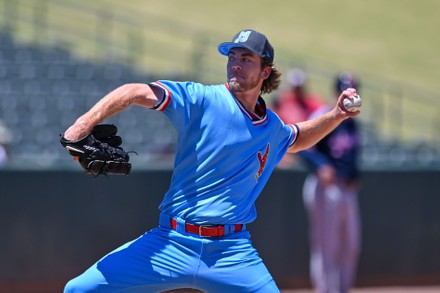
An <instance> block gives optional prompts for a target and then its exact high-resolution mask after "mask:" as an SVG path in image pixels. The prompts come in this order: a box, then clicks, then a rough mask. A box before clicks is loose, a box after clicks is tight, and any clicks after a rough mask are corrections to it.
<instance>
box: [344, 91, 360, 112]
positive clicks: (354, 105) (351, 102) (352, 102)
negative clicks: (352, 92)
mask: <svg viewBox="0 0 440 293" xmlns="http://www.w3.org/2000/svg"><path fill="white" fill-rule="evenodd" d="M361 106H362V99H361V96H359V95H356V96H354V97H353V99H349V98H345V99H344V107H345V110H347V111H349V112H356V111H357V110H359V109H360V108H361Z"/></svg>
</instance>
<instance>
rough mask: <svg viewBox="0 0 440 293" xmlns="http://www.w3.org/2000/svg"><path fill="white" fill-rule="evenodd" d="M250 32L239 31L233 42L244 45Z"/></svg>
mask: <svg viewBox="0 0 440 293" xmlns="http://www.w3.org/2000/svg"><path fill="white" fill-rule="evenodd" d="M251 32H252V31H241V32H240V34H239V35H238V37H237V38H236V39H235V40H234V43H245V42H246V41H247V40H248V38H249V36H250V34H251Z"/></svg>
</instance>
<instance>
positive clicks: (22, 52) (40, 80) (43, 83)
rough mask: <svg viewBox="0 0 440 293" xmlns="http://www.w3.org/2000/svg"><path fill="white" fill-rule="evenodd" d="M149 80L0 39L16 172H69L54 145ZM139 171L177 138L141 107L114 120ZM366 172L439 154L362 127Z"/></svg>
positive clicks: (167, 155) (59, 51)
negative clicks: (101, 106)
mask: <svg viewBox="0 0 440 293" xmlns="http://www.w3.org/2000/svg"><path fill="white" fill-rule="evenodd" d="M152 80H153V77H151V76H148V75H147V74H145V73H140V72H137V71H136V70H135V69H132V68H130V67H128V66H127V65H124V64H119V63H116V62H113V61H110V62H108V63H106V62H101V61H97V62H96V63H94V62H91V61H89V60H84V59H81V58H79V57H75V56H73V55H72V54H71V53H69V51H67V50H66V49H63V48H61V47H58V46H55V45H54V46H52V47H49V48H41V47H38V46H33V45H31V44H23V43H18V42H16V41H14V39H13V37H12V35H11V34H9V33H8V32H7V31H3V32H1V33H0V119H1V120H3V123H4V124H5V125H6V127H8V128H9V129H10V130H11V131H12V133H13V137H12V141H11V142H10V155H11V160H10V162H11V164H10V166H11V167H13V168H20V167H23V168H32V167H36V168H44V167H47V168H53V167H57V166H61V165H62V166H65V167H68V166H71V165H73V164H70V161H67V160H66V156H65V153H64V150H63V149H62V147H61V146H60V144H59V143H58V140H59V134H60V133H62V132H63V131H64V130H65V129H66V128H67V127H68V126H69V125H70V124H71V123H72V122H74V120H75V119H76V118H77V117H78V116H79V115H81V114H82V113H84V112H85V111H86V110H87V109H88V108H89V107H90V106H91V105H93V104H94V103H95V102H96V101H97V100H98V99H99V98H100V97H102V96H104V95H105V94H106V93H107V92H109V91H111V90H112V89H114V88H116V87H117V86H119V85H122V84H124V83H127V82H148V81H152ZM108 122H109V123H115V124H116V125H118V127H119V129H120V134H121V135H122V136H123V137H124V138H125V146H126V148H127V149H128V150H134V151H136V152H137V153H138V154H139V156H136V155H134V156H132V157H133V160H139V161H142V165H140V166H139V167H138V168H142V167H146V168H155V167H161V166H162V167H163V166H166V167H170V166H171V164H172V159H173V153H174V150H175V143H176V132H175V130H174V128H172V127H171V124H170V122H169V121H168V120H167V118H166V117H165V116H164V115H161V114H160V113H157V112H155V111H149V110H148V109H143V108H141V107H132V108H130V109H129V110H128V111H126V112H123V113H121V114H120V115H117V116H115V117H112V118H111V119H110V120H109V121H108ZM362 141H363V144H364V145H363V151H362V155H361V160H362V166H363V167H364V168H370V169H371V168H373V169H374V168H379V169H380V168H390V167H395V168H404V167H409V168H414V167H416V168H432V167H436V166H439V165H440V155H439V152H438V150H437V149H436V148H435V147H432V146H431V145H430V144H429V142H424V141H417V142H414V143H412V144H411V145H409V144H402V143H400V142H399V141H398V140H396V139H391V140H390V139H389V140H384V139H383V138H380V136H379V135H378V132H377V131H376V129H375V125H373V124H371V125H370V124H368V122H366V121H364V123H363V138H362Z"/></svg>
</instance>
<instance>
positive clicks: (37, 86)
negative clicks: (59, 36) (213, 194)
mask: <svg viewBox="0 0 440 293" xmlns="http://www.w3.org/2000/svg"><path fill="white" fill-rule="evenodd" d="M148 81H151V80H150V77H149V76H145V74H140V73H138V72H135V71H134V70H132V69H129V68H127V67H126V66H124V65H121V64H117V63H105V64H98V63H96V64H93V63H90V62H88V61H84V60H80V59H77V58H75V57H73V56H72V55H71V54H69V52H68V51H66V50H64V49H62V48H59V47H52V48H49V49H39V48H37V47H33V46H30V45H23V44H18V43H16V42H14V40H13V38H12V37H11V35H10V34H8V33H5V32H3V33H1V34H0V119H1V120H3V123H4V124H5V126H6V127H7V128H9V129H10V131H11V132H12V134H13V136H12V141H11V142H10V145H9V147H10V156H11V160H10V161H11V165H12V166H15V167H20V166H21V167H32V166H35V167H38V168H41V167H54V166H56V165H59V164H63V162H64V163H65V162H66V156H65V151H64V150H63V148H62V147H61V146H60V144H59V134H60V133H62V132H63V131H64V130H65V129H66V128H67V127H68V126H69V125H71V124H72V123H73V122H74V120H75V119H76V118H77V117H78V116H79V115H81V114H82V113H84V112H85V111H86V110H87V109H88V108H89V107H90V106H91V105H93V104H94V103H95V102H96V101H97V100H98V99H99V98H101V97H102V96H104V95H105V94H106V93H108V92H109V91H111V90H112V89H114V88H116V87H117V86H119V85H122V84H124V83H127V82H148ZM108 122H109V123H115V124H116V125H118V127H119V131H120V133H121V135H122V136H123V137H124V138H125V145H126V147H127V148H128V150H131V149H132V150H135V151H136V152H137V153H138V154H139V158H142V159H143V160H153V161H154V160H155V159H156V158H160V162H158V163H157V164H159V163H160V164H169V163H170V161H171V159H172V157H173V155H172V153H173V151H174V144H175V140H176V137H175V131H174V129H173V128H172V127H171V124H170V122H169V121H168V120H167V118H166V117H165V116H164V115H161V114H159V113H156V112H155V111H148V110H147V109H141V108H140V107H132V108H131V109H129V110H128V111H127V112H124V113H122V114H121V115H119V116H116V117H114V118H111V119H110V120H109V121H108ZM134 159H136V158H134ZM69 163H70V162H69ZM157 164H156V165H157ZM69 165H71V164H69Z"/></svg>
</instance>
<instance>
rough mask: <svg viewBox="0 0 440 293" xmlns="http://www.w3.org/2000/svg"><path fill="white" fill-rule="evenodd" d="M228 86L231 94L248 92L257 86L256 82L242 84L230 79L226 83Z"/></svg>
mask: <svg viewBox="0 0 440 293" xmlns="http://www.w3.org/2000/svg"><path fill="white" fill-rule="evenodd" d="M228 85H229V89H230V90H231V91H232V92H235V93H238V92H245V91H248V90H250V89H252V88H254V87H256V86H257V85H258V82H257V81H255V82H247V83H243V82H238V81H237V79H236V78H234V77H233V78H231V79H230V80H229V82H228Z"/></svg>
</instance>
